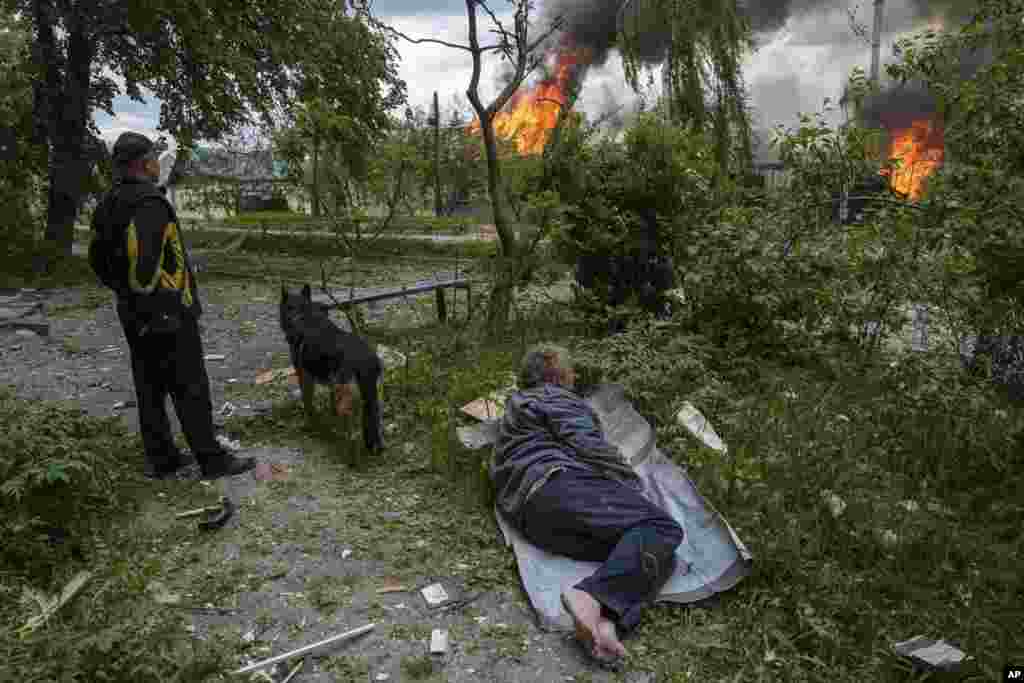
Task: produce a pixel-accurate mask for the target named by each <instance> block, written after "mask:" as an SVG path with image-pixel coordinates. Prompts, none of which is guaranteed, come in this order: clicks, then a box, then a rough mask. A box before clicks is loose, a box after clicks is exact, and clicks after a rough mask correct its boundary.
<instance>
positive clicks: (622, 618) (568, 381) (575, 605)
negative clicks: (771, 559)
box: [490, 344, 683, 663]
mask: <svg viewBox="0 0 1024 683" xmlns="http://www.w3.org/2000/svg"><path fill="white" fill-rule="evenodd" d="M574 384H575V372H574V371H573V368H572V365H571V363H570V359H569V354H568V352H567V351H566V350H565V349H564V348H561V347H559V346H554V345H551V344H541V345H538V346H536V347H534V348H532V349H531V350H530V351H529V352H527V354H526V356H525V358H524V359H523V363H522V368H521V369H520V373H519V387H520V388H519V390H518V391H516V392H515V393H514V394H512V396H510V397H509V398H508V401H507V402H506V404H505V416H504V417H503V418H502V422H501V426H500V429H499V433H498V441H497V444H496V445H495V450H494V461H493V463H492V464H491V469H490V475H491V480H492V481H493V482H494V485H495V488H496V490H497V494H498V507H499V509H500V510H501V512H502V514H504V515H505V517H506V518H507V519H508V521H509V522H510V523H512V524H514V525H515V526H517V527H518V528H519V530H520V531H521V532H522V534H523V536H525V537H526V539H527V540H529V541H530V542H531V543H533V544H534V545H536V546H538V547H540V548H542V549H544V550H546V551H548V552H550V553H555V554H559V555H565V556H567V557H571V558H573V559H575V560H582V561H587V562H603V564H602V565H601V566H600V567H599V568H598V569H597V571H596V572H594V574H592V575H591V576H589V577H587V578H586V579H584V580H583V581H581V582H580V583H578V584H576V585H575V586H572V587H566V588H564V590H563V591H562V603H563V604H564V605H565V608H566V609H567V610H568V612H569V614H570V615H571V616H572V618H573V623H574V625H575V628H576V637H577V638H578V639H579V640H580V642H581V644H582V645H583V646H584V648H585V649H586V650H587V652H588V653H589V654H590V655H591V656H592V657H594V658H595V659H596V660H598V661H599V662H602V663H612V662H614V661H615V660H617V659H619V658H621V657H622V656H623V655H625V653H626V650H625V648H624V647H623V645H622V643H621V642H620V640H619V633H620V632H622V633H625V632H628V631H630V630H632V629H633V628H635V627H636V625H637V624H638V623H639V621H640V614H641V612H642V611H643V609H644V608H645V607H646V606H647V605H648V604H650V603H651V602H652V601H653V600H654V598H656V597H657V595H658V592H659V591H660V590H661V588H662V586H663V585H664V584H665V582H666V581H667V580H668V578H669V577H670V576H671V575H672V571H673V569H674V568H675V549H676V547H677V546H678V545H679V544H680V543H681V542H682V540H683V530H682V528H681V527H680V526H679V524H677V523H676V522H675V521H674V520H673V519H672V518H671V517H670V516H669V515H668V513H666V512H665V511H663V510H662V509H661V508H659V507H657V506H656V505H654V504H653V503H651V502H650V501H649V500H647V499H646V498H645V497H644V495H643V493H642V492H641V491H642V488H643V486H642V484H641V482H640V479H639V477H637V475H636V473H635V472H634V471H633V468H632V467H631V466H630V465H629V463H628V462H626V460H625V458H624V457H623V455H622V453H621V452H620V451H619V449H618V447H617V446H614V445H612V444H610V443H609V442H608V441H607V440H606V439H605V437H604V434H603V432H602V430H601V426H600V422H599V421H598V417H597V415H596V414H595V413H594V411H593V409H591V407H590V406H589V405H587V403H586V402H585V401H584V400H583V399H582V398H581V397H580V396H579V395H577V394H576V393H574V392H573V391H572V389H573V386H574Z"/></svg>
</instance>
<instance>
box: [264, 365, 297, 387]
mask: <svg viewBox="0 0 1024 683" xmlns="http://www.w3.org/2000/svg"><path fill="white" fill-rule="evenodd" d="M281 377H289V378H290V377H295V368H293V367H287V368H276V369H274V370H264V371H263V372H261V373H260V374H258V375H256V384H267V383H268V382H273V381H274V380H276V379H279V378H281ZM296 381H298V379H297V378H296Z"/></svg>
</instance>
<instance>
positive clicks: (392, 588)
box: [377, 579, 409, 595]
mask: <svg viewBox="0 0 1024 683" xmlns="http://www.w3.org/2000/svg"><path fill="white" fill-rule="evenodd" d="M407 590H409V589H408V588H407V587H405V586H403V585H402V584H400V583H399V582H398V581H396V580H394V579H388V580H386V581H385V582H384V585H383V586H381V587H380V588H378V589H377V594H378V595H384V594H385V593H404V592H405V591H407Z"/></svg>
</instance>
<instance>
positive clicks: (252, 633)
mask: <svg viewBox="0 0 1024 683" xmlns="http://www.w3.org/2000/svg"><path fill="white" fill-rule="evenodd" d="M242 640H244V641H245V642H247V643H252V642H254V641H255V640H256V629H254V628H251V629H249V630H248V631H246V632H245V633H243V634H242Z"/></svg>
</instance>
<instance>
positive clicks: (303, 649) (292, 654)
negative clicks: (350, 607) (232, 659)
mask: <svg viewBox="0 0 1024 683" xmlns="http://www.w3.org/2000/svg"><path fill="white" fill-rule="evenodd" d="M376 626H377V624H367V625H366V626H360V627H359V628H354V629H352V630H351V631H345V632H344V633H341V634H339V635H336V636H331V637H330V638H325V639H324V640H321V641H319V642H316V643H313V644H312V645H306V646H304V647H300V648H297V649H295V650H291V651H289V652H285V653H284V654H280V655H277V656H276V657H271V658H270V659H264V660H263V661H262V662H256V663H255V664H249V665H248V666H244V667H242V668H241V669H238V670H236V671H232V672H231V673H232V674H235V675H238V674H244V673H249V672H250V671H255V670H256V669H262V668H263V667H265V666H269V665H270V664H276V663H277V662H281V661H284V660H286V659H289V658H291V657H296V656H298V655H302V654H306V653H307V652H311V651H312V650H315V649H316V648H318V647H322V646H324V645H330V644H331V643H336V642H340V641H342V640H347V639H349V638H355V637H356V636H360V635H362V634H364V633H367V632H368V631H372V630H373V629H374V628H375V627H376Z"/></svg>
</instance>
